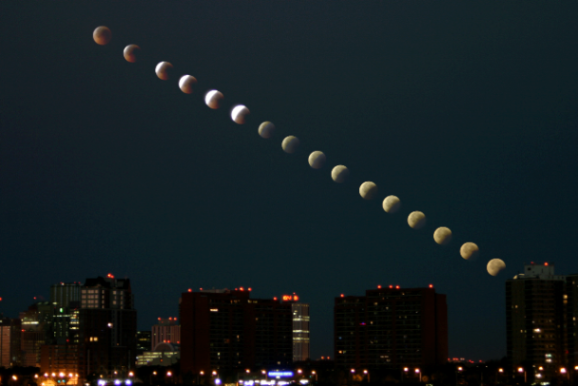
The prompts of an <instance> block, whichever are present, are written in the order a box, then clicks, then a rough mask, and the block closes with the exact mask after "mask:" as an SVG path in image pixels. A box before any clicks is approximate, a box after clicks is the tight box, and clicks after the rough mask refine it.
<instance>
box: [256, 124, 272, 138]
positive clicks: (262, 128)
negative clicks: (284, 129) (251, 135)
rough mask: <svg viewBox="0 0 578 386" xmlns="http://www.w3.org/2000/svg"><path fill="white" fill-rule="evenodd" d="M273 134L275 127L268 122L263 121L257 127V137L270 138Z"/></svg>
mask: <svg viewBox="0 0 578 386" xmlns="http://www.w3.org/2000/svg"><path fill="white" fill-rule="evenodd" d="M273 132H275V125H274V124H272V123H271V122H269V121H265V122H263V123H261V124H260V125H259V135H260V136H261V137H262V138H271V137H272V136H273Z"/></svg>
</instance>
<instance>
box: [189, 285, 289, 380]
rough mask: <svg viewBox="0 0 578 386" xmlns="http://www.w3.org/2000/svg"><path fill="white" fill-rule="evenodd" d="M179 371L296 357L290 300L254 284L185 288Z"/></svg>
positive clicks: (273, 363) (278, 362) (262, 365)
mask: <svg viewBox="0 0 578 386" xmlns="http://www.w3.org/2000/svg"><path fill="white" fill-rule="evenodd" d="M179 319H180V321H181V372H182V374H186V373H188V372H191V373H192V374H195V375H196V374H199V372H200V371H204V372H207V371H212V370H216V371H218V372H220V373H222V372H234V371H238V370H244V369H253V368H259V369H268V368H273V367H277V368H283V366H288V365H290V364H291V362H292V359H293V352H292V351H293V340H292V314H291V302H288V301H282V300H281V301H278V300H277V299H276V298H275V299H251V298H250V290H248V291H245V290H243V288H240V289H239V290H228V289H224V290H209V291H200V292H192V291H191V292H185V293H183V294H182V296H181V299H180V318H179Z"/></svg>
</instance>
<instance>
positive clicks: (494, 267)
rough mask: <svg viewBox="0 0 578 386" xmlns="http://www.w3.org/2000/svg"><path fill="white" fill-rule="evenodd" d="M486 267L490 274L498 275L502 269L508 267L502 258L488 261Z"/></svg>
mask: <svg viewBox="0 0 578 386" xmlns="http://www.w3.org/2000/svg"><path fill="white" fill-rule="evenodd" d="M486 268H487V270H488V273H489V274H490V275H492V276H496V275H498V273H500V271H501V270H503V269H506V263H504V261H503V260H502V259H492V260H490V261H488V266H487V267H486Z"/></svg>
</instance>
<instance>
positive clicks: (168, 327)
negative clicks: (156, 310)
mask: <svg viewBox="0 0 578 386" xmlns="http://www.w3.org/2000/svg"><path fill="white" fill-rule="evenodd" d="M158 321H159V322H158V323H157V324H155V325H154V326H153V327H152V335H151V343H152V344H151V347H152V349H155V347H156V346H157V345H158V344H159V343H175V344H180V343H181V326H180V325H179V324H178V322H177V318H176V317H174V318H173V317H169V318H159V320H158Z"/></svg>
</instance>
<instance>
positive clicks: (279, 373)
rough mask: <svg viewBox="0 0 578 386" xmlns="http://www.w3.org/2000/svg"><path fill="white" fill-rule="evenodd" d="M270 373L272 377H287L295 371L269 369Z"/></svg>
mask: <svg viewBox="0 0 578 386" xmlns="http://www.w3.org/2000/svg"><path fill="white" fill-rule="evenodd" d="M268 375H269V376H270V377H280V378H286V377H292V376H293V371H269V373H268Z"/></svg>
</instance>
